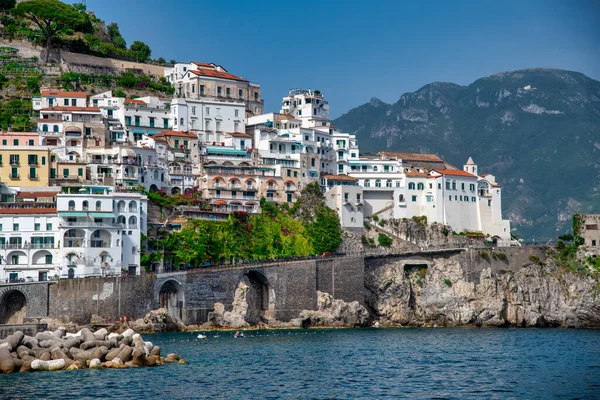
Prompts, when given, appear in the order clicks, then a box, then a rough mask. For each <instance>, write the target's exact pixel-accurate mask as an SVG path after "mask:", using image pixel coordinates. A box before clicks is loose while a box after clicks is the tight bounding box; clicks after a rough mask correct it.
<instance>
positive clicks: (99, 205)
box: [96, 200, 102, 211]
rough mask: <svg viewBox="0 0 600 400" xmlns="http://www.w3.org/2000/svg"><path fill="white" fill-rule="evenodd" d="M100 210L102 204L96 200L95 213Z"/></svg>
mask: <svg viewBox="0 0 600 400" xmlns="http://www.w3.org/2000/svg"><path fill="white" fill-rule="evenodd" d="M100 210H102V202H101V201H100V200H98V201H97V202H96V211H100Z"/></svg>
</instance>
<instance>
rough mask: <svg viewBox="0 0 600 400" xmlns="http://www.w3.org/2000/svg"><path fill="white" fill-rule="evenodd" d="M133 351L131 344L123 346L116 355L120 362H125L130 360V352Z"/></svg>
mask: <svg viewBox="0 0 600 400" xmlns="http://www.w3.org/2000/svg"><path fill="white" fill-rule="evenodd" d="M132 352H133V348H132V347H131V346H125V347H123V349H121V351H119V355H118V356H117V357H118V358H119V359H120V360H121V361H122V362H124V363H125V362H127V361H129V360H131V353H132Z"/></svg>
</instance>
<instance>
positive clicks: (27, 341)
mask: <svg viewBox="0 0 600 400" xmlns="http://www.w3.org/2000/svg"><path fill="white" fill-rule="evenodd" d="M21 343H22V344H23V346H26V347H29V348H30V349H33V348H34V347H39V341H38V340H37V339H36V338H34V337H33V336H27V335H25V336H23V340H21Z"/></svg>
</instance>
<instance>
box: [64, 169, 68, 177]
mask: <svg viewBox="0 0 600 400" xmlns="http://www.w3.org/2000/svg"><path fill="white" fill-rule="evenodd" d="M63 177H65V178H68V177H69V168H64V169H63Z"/></svg>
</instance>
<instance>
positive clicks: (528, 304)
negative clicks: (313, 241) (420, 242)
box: [365, 249, 600, 328]
mask: <svg viewBox="0 0 600 400" xmlns="http://www.w3.org/2000/svg"><path fill="white" fill-rule="evenodd" d="M507 251H508V253H509V254H506V253H496V255H495V256H493V257H490V255H489V254H488V253H485V252H478V251H476V250H469V251H467V252H465V253H462V254H460V255H454V256H452V257H448V258H446V257H433V258H432V261H431V262H429V263H427V264H423V263H421V264H419V263H415V262H414V261H407V260H400V259H398V260H396V261H394V259H386V260H383V259H380V260H377V259H374V260H368V261H367V262H366V265H365V287H366V291H367V295H366V305H367V306H368V308H370V310H371V313H372V315H373V316H374V318H375V319H377V320H379V321H380V323H381V324H383V325H401V326H484V327H492V326H494V327H498V326H519V327H547V326H551V327H577V328H585V327H598V326H600V301H599V299H598V295H599V294H600V281H599V280H598V277H595V278H594V277H592V276H589V275H588V276H583V275H576V274H573V273H572V272H571V271H569V270H567V269H565V268H561V267H558V266H556V265H555V263H554V261H553V260H552V259H548V260H546V261H538V258H540V259H542V260H543V258H542V257H541V255H543V252H541V251H539V252H538V253H537V254H534V253H531V254H529V256H528V255H527V253H528V252H531V250H528V249H507ZM482 253H483V254H482ZM500 254H503V256H500ZM532 256H533V257H532ZM536 257H538V258H536ZM528 259H531V260H534V261H527V262H523V261H524V260H528Z"/></svg>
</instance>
